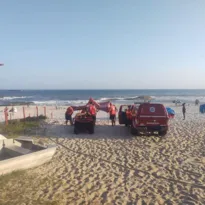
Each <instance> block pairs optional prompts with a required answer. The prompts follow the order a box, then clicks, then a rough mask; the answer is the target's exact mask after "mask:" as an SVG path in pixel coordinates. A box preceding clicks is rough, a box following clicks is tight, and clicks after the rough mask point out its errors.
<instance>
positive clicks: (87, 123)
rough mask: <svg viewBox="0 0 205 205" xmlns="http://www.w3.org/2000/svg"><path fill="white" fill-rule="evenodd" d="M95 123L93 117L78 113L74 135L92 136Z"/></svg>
mask: <svg viewBox="0 0 205 205" xmlns="http://www.w3.org/2000/svg"><path fill="white" fill-rule="evenodd" d="M94 129H95V121H94V119H93V117H92V116H91V115H89V114H87V113H83V114H82V113H78V114H76V116H75V118H74V133H75V134H78V133H79V132H86V131H87V132H88V133H90V134H93V133H94Z"/></svg>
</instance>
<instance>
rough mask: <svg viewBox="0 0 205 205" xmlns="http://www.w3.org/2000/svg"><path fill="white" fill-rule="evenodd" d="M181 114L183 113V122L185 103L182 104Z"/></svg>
mask: <svg viewBox="0 0 205 205" xmlns="http://www.w3.org/2000/svg"><path fill="white" fill-rule="evenodd" d="M182 113H183V117H184V119H183V120H185V117H186V107H185V103H183V104H182Z"/></svg>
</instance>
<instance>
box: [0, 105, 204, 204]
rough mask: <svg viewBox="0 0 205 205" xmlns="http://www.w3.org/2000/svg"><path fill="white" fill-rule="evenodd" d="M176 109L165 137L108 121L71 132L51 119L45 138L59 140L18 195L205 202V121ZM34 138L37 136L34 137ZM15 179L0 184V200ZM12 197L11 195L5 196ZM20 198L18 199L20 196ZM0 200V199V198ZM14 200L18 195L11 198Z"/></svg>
mask: <svg viewBox="0 0 205 205" xmlns="http://www.w3.org/2000/svg"><path fill="white" fill-rule="evenodd" d="M196 109H197V108H195V107H192V108H190V109H188V110H189V113H188V116H189V119H187V120H185V121H183V120H181V119H182V115H181V108H176V111H177V117H176V119H174V120H172V121H171V125H170V131H169V133H168V134H167V136H166V137H163V138H162V137H158V136H140V137H133V136H131V135H130V133H129V129H128V128H126V127H124V126H119V125H117V126H116V127H111V126H108V125H107V121H100V122H98V123H97V126H96V130H95V134H94V135H88V134H79V135H77V136H76V135H74V134H73V127H71V126H67V127H66V126H65V125H63V121H60V120H59V121H58V122H56V123H55V124H50V125H49V126H48V127H47V131H46V135H47V136H50V139H49V138H42V139H40V140H41V141H44V142H45V143H56V144H58V145H59V147H58V149H57V152H56V154H55V155H54V158H53V160H52V161H51V162H49V163H47V164H45V165H43V166H40V167H38V168H35V169H32V170H28V171H27V175H29V176H35V177H34V178H30V181H29V182H26V181H24V182H21V181H20V182H19V183H22V184H23V185H22V187H23V188H24V192H26V195H21V200H24V201H25V202H30V204H35V200H38V201H43V200H46V201H57V204H63V205H64V204H137V205H138V204H205V149H204V148H205V120H203V119H204V116H203V115H197V114H194V113H195V112H196ZM35 140H36V141H39V138H35ZM19 183H14V184H12V186H11V185H10V186H9V185H7V187H5V188H4V191H2V190H1V189H0V199H5V198H6V196H8V195H7V194H5V193H6V190H8V189H9V192H13V191H15V192H16V191H17V190H18V189H19V188H18V187H19ZM11 200H14V199H12V197H11V198H10V201H11ZM19 200H20V198H19ZM0 202H1V201H0ZM15 204H18V200H17V201H15Z"/></svg>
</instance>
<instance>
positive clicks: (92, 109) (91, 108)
mask: <svg viewBox="0 0 205 205" xmlns="http://www.w3.org/2000/svg"><path fill="white" fill-rule="evenodd" d="M96 112H97V110H96V107H95V105H93V103H92V102H90V104H89V105H88V113H89V114H90V115H91V116H92V117H93V121H94V124H95V122H96Z"/></svg>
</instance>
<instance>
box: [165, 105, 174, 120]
mask: <svg viewBox="0 0 205 205" xmlns="http://www.w3.org/2000/svg"><path fill="white" fill-rule="evenodd" d="M166 110H167V112H168V115H169V117H170V118H174V116H175V111H174V110H173V109H172V108H170V107H166Z"/></svg>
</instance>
